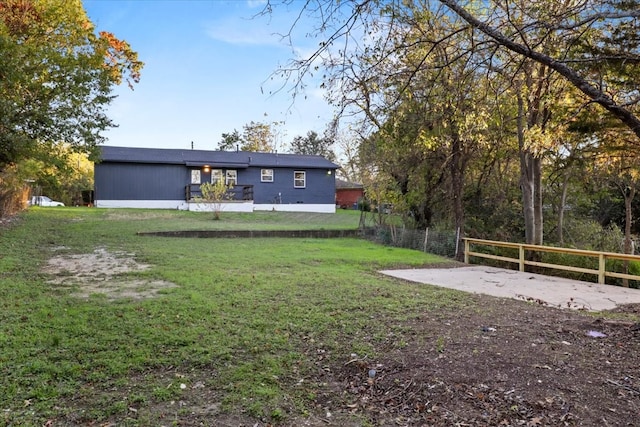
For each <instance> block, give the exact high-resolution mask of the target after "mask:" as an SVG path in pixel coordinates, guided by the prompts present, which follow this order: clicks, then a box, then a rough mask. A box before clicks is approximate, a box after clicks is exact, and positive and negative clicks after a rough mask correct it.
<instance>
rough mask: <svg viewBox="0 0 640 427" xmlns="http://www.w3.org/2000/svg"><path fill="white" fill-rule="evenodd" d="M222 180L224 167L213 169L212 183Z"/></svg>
mask: <svg viewBox="0 0 640 427" xmlns="http://www.w3.org/2000/svg"><path fill="white" fill-rule="evenodd" d="M220 180H222V169H211V183H212V184H215V183H216V182H218V181H220Z"/></svg>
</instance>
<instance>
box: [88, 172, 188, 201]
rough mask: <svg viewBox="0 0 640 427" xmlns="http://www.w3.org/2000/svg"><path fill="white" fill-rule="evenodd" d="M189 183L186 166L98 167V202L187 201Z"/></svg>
mask: <svg viewBox="0 0 640 427" xmlns="http://www.w3.org/2000/svg"><path fill="white" fill-rule="evenodd" d="M189 180H190V177H189V169H187V168H186V167H184V165H163V164H131V163H128V164H127V163H98V164H96V165H95V190H96V199H100V200H184V198H185V186H186V185H187V183H188V182H189Z"/></svg>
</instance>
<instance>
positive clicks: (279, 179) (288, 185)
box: [238, 168, 336, 204]
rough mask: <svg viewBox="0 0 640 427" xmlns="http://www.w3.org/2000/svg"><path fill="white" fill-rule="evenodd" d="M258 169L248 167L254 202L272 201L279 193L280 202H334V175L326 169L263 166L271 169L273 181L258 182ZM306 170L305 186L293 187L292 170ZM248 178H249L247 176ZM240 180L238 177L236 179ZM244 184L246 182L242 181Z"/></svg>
mask: <svg viewBox="0 0 640 427" xmlns="http://www.w3.org/2000/svg"><path fill="white" fill-rule="evenodd" d="M260 169H261V168H255V169H254V168H249V169H248V170H247V171H246V172H247V173H251V178H250V179H252V182H253V183H254V184H253V185H254V191H253V194H254V203H256V204H262V203H274V202H275V200H276V199H277V198H278V193H280V203H281V204H290V203H307V204H334V203H335V191H336V187H335V175H334V174H333V171H332V174H331V175H328V174H327V170H326V169H304V168H265V169H273V182H260ZM294 171H304V172H306V188H294V187H293V172H294ZM248 179H249V178H248ZM238 180H239V181H240V179H238ZM241 183H243V184H245V183H246V182H244V181H242V182H241Z"/></svg>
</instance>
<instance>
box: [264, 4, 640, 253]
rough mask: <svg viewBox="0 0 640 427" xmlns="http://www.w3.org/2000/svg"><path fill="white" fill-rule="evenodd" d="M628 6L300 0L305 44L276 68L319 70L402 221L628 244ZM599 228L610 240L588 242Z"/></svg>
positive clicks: (631, 127)
mask: <svg viewBox="0 0 640 427" xmlns="http://www.w3.org/2000/svg"><path fill="white" fill-rule="evenodd" d="M283 3H284V4H286V5H288V6H289V7H290V6H292V5H295V3H292V2H289V1H284V2H279V3H276V2H271V3H269V4H268V5H267V7H266V8H265V13H278V8H279V7H283ZM638 6H639V4H638V2H637V1H619V0H589V1H571V2H557V1H551V0H549V1H535V2H533V1H528V0H515V1H487V2H471V1H453V0H440V1H436V0H433V1H431V0H422V1H421V0H414V1H401V0H394V1H389V2H378V1H373V0H365V1H344V2H333V1H325V0H313V1H307V2H305V3H304V7H302V8H301V11H300V16H301V20H302V17H304V18H307V19H312V20H313V22H315V26H314V29H313V30H311V31H309V37H313V38H316V39H318V40H319V48H318V49H317V50H316V51H315V52H314V53H313V54H312V55H310V56H307V57H302V58H294V59H293V60H292V61H291V62H290V63H289V64H287V65H286V66H284V67H282V68H281V69H280V70H278V73H279V75H280V76H282V77H285V78H287V79H289V81H290V83H291V84H292V90H293V91H294V93H299V92H301V91H304V87H305V81H307V80H310V79H314V78H317V77H318V75H321V76H322V80H323V82H322V84H323V86H324V87H326V88H327V89H328V91H329V94H330V95H329V96H330V100H331V101H332V103H333V104H334V105H335V106H336V107H337V108H338V110H339V112H340V114H339V119H340V120H342V121H343V123H344V122H347V123H348V124H349V126H351V127H352V128H353V129H355V132H356V134H357V135H358V144H357V145H358V146H357V153H356V155H355V156H357V163H358V164H359V171H360V173H361V175H360V177H359V178H360V179H361V180H362V181H364V182H365V184H367V186H368V189H369V195H370V196H372V197H373V198H376V199H384V200H385V201H388V202H391V203H393V204H394V207H395V209H396V211H398V212H401V213H403V214H405V216H406V219H407V221H409V222H412V223H413V224H415V225H417V226H420V227H427V226H432V225H433V224H447V225H448V226H450V227H453V228H456V229H457V228H461V229H463V230H465V233H466V235H468V236H472V237H482V238H494V239H504V240H514V241H522V240H524V241H525V242H527V243H531V244H542V243H543V242H545V241H546V242H548V243H555V244H560V245H578V246H582V247H584V246H587V247H588V248H590V249H602V250H616V251H618V250H621V249H624V251H625V252H631V251H632V249H633V248H632V240H631V237H632V236H631V233H632V232H636V233H637V232H638V228H637V226H636V225H634V222H633V218H634V215H633V213H634V211H635V212H637V211H638V207H639V206H638V204H637V203H635V201H634V196H635V193H636V191H637V188H638V183H639V181H638V159H637V156H636V152H637V149H638V146H639V145H640V139H639V135H640V120H639V119H638V100H640V98H639V95H640V93H639V92H638V85H637V81H638V72H639V71H640V68H639V59H640V56H639V55H638V54H639V52H638V42H639V38H640V32H639V29H640V28H639V22H638V17H639V15H640V10H639V7H638ZM294 26H295V24H294ZM292 34H293V31H292ZM355 156H354V157H355ZM372 190H373V191H372ZM611 226H613V227H614V228H613V234H616V228H615V227H616V226H617V227H621V228H623V229H624V231H625V233H626V239H624V245H622V240H623V239H622V237H620V239H617V238H614V239H613V240H614V241H616V240H617V242H613V243H612V242H610V243H609V244H610V245H611V246H616V247H602V246H598V245H601V244H602V240H603V239H605V240H606V238H605V237H603V236H604V235H605V234H607V233H612V230H611V228H609V229H607V228H606V227H611ZM602 227H605V229H604V230H603V228H602ZM619 231H620V229H617V232H618V234H619ZM622 246H623V247H622Z"/></svg>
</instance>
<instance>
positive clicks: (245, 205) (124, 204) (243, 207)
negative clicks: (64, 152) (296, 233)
mask: <svg viewBox="0 0 640 427" xmlns="http://www.w3.org/2000/svg"><path fill="white" fill-rule="evenodd" d="M94 205H95V207H97V208H134V209H178V210H182V211H194V212H213V211H214V207H215V206H214V204H213V203H195V202H189V203H188V202H185V201H184V200H96V201H95V203H94ZM219 208H220V212H253V211H275V212H314V213H335V212H336V205H335V204H333V203H332V204H316V203H308V204H306V203H291V204H259V205H256V204H254V203H253V202H251V201H246V202H245V201H242V202H226V203H221V204H220V205H219Z"/></svg>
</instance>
